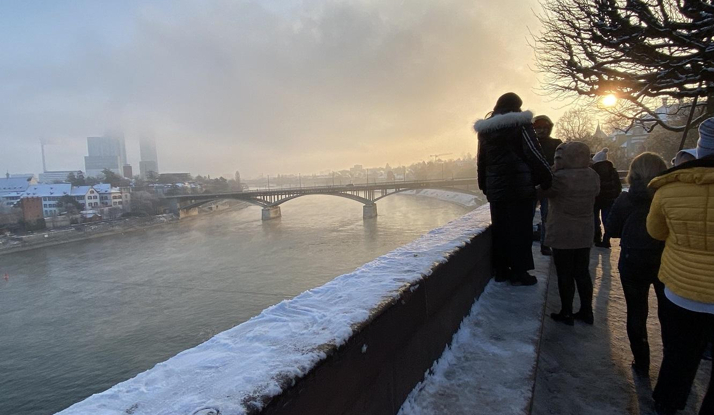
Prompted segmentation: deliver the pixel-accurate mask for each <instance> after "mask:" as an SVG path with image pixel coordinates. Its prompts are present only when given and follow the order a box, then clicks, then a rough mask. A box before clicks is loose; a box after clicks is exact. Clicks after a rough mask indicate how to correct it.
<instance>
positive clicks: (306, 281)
mask: <svg viewBox="0 0 714 415" xmlns="http://www.w3.org/2000/svg"><path fill="white" fill-rule="evenodd" d="M378 205H379V215H380V216H378V217H376V218H373V219H367V220H363V219H362V205H361V204H358V203H355V202H353V201H350V200H345V199H340V198H335V197H329V196H314V197H305V198H299V199H296V200H293V201H290V202H288V203H286V204H284V205H282V206H281V210H282V218H280V219H276V220H272V221H268V222H262V221H261V220H260V209H259V208H257V207H248V208H245V209H240V210H232V211H229V212H222V213H219V214H216V215H211V216H205V217H196V218H191V219H189V220H186V221H183V222H181V223H177V224H169V225H166V226H163V227H159V228H154V229H152V230H150V231H148V232H139V233H131V234H126V235H117V236H111V237H107V238H101V239H93V240H88V241H82V242H78V243H72V244H66V245H60V246H55V247H49V248H43V249H38V250H33V251H27V252H21V253H16V254H12V255H8V256H1V257H0V272H1V273H3V274H4V273H5V272H7V273H8V274H9V275H10V278H9V281H5V280H0V353H1V355H0V373H1V374H2V376H0V414H13V415H17V414H49V413H54V412H56V411H59V410H61V409H63V408H65V407H67V406H69V405H71V404H72V403H74V402H77V401H79V400H82V399H84V398H85V397H87V396H89V395H91V394H93V393H97V392H101V391H103V390H105V389H107V388H109V387H111V386H113V385H114V384H116V383H118V382H120V381H122V380H125V379H128V378H131V377H133V376H134V375H136V374H137V373H139V372H142V371H144V370H146V369H149V368H151V367H152V366H153V365H155V364H156V363H158V362H161V361H164V360H166V359H168V358H170V357H171V356H173V355H175V354H176V353H178V352H180V351H182V350H185V349H187V348H190V347H193V346H195V345H197V344H199V343H201V342H203V341H205V340H207V339H209V338H211V337H212V336H214V335H215V334H217V333H219V332H221V331H223V330H226V329H228V328H231V327H233V326H235V325H237V324H240V323H241V322H243V321H246V320H247V319H249V318H250V317H252V316H254V315H256V314H258V313H260V311H261V310H263V309H264V308H265V307H267V306H269V305H272V304H275V303H277V302H280V301H281V300H283V299H285V298H290V297H292V296H295V295H297V294H299V293H300V292H302V291H304V290H306V289H309V288H312V287H315V286H319V285H322V284H324V283H325V282H327V281H329V280H331V279H332V278H334V277H336V276H338V275H341V274H344V273H346V272H349V271H352V270H353V269H355V268H356V267H359V266H360V265H362V264H364V263H366V262H369V261H370V260H372V259H374V258H376V257H378V256H380V255H382V254H384V253H386V252H389V251H390V250H392V249H394V248H396V247H398V246H400V245H403V244H405V243H407V242H409V241H411V240H414V239H415V238H416V237H418V236H419V235H421V234H423V233H425V232H426V231H428V230H430V229H433V228H435V227H438V226H441V225H443V224H444V223H446V222H448V221H450V220H452V219H454V218H456V217H458V216H461V215H462V214H464V213H466V212H467V211H468V209H466V208H462V207H460V206H456V205H452V204H448V203H444V202H440V201H438V200H433V199H426V198H417V197H413V196H404V195H395V196H392V197H389V198H386V199H383V200H381V201H380V202H379V204H378Z"/></svg>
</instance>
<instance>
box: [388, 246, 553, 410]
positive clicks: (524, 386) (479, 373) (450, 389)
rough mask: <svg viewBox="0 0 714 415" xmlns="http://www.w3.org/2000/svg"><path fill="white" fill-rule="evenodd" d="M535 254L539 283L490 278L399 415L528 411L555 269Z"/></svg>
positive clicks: (547, 261)
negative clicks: (519, 284) (521, 283)
mask: <svg viewBox="0 0 714 415" xmlns="http://www.w3.org/2000/svg"><path fill="white" fill-rule="evenodd" d="M536 248H539V246H537V245H536ZM533 256H534V259H535V260H536V272H535V275H536V276H537V277H538V284H536V285H535V286H532V287H512V286H510V285H509V284H507V283H496V282H494V281H493V280H491V281H490V282H489V284H488V286H487V287H486V290H485V291H484V293H483V294H482V295H481V297H480V298H479V299H478V300H477V301H476V302H475V303H474V305H473V307H472V309H471V312H470V314H469V316H468V317H466V318H465V319H464V321H463V322H462V323H461V327H460V328H459V331H458V332H457V333H456V334H455V335H454V337H453V339H452V344H451V346H450V347H447V348H446V350H445V351H444V353H443V355H442V356H441V357H440V358H439V360H438V361H437V362H436V363H434V365H433V367H432V368H431V369H430V370H429V371H428V372H427V375H426V377H425V379H424V381H423V382H421V383H420V384H419V385H417V387H415V388H414V390H413V391H412V393H411V394H410V395H409V397H408V398H407V400H406V401H405V402H404V404H403V405H402V407H401V409H400V411H399V415H440V414H526V413H528V406H529V403H530V399H531V396H532V393H533V379H534V376H535V366H536V361H537V345H538V342H539V338H540V329H541V319H542V315H543V306H544V303H545V294H546V291H547V281H548V270H549V265H550V260H549V258H548V257H543V256H541V255H540V253H539V252H538V253H536V250H535V249H534V253H533Z"/></svg>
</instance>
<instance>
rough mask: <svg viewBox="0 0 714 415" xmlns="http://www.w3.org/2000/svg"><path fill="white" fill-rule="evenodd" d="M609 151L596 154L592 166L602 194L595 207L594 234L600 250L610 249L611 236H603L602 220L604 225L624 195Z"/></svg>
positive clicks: (596, 244) (606, 234) (604, 150)
mask: <svg viewBox="0 0 714 415" xmlns="http://www.w3.org/2000/svg"><path fill="white" fill-rule="evenodd" d="M607 153H608V149H607V147H605V148H603V149H602V150H600V151H599V152H597V153H595V156H593V165H592V166H591V167H592V169H593V170H595V171H596V172H597V174H598V176H600V194H599V195H598V196H597V199H595V205H594V207H593V210H594V213H595V217H594V223H595V233H594V234H593V241H594V242H595V246H597V247H600V248H610V235H609V234H608V233H607V230H605V234H604V235H603V233H602V230H601V229H600V219H601V218H602V223H603V224H604V223H605V221H606V220H607V215H608V214H609V213H610V208H611V207H612V204H613V203H615V199H617V197H618V196H619V195H620V193H622V183H621V182H620V175H619V174H618V173H617V169H615V165H613V164H612V162H611V161H610V160H608V159H607Z"/></svg>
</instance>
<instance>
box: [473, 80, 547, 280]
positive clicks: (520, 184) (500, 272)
mask: <svg viewBox="0 0 714 415" xmlns="http://www.w3.org/2000/svg"><path fill="white" fill-rule="evenodd" d="M522 103H523V102H522V101H521V99H520V97H519V96H518V95H516V94H514V93H512V92H509V93H507V94H504V95H502V96H501V97H500V98H499V99H498V101H497V102H496V106H495V107H494V108H493V112H492V113H491V114H490V116H488V117H487V118H486V119H482V120H478V121H476V123H475V124H474V129H475V130H476V133H478V143H479V149H478V159H477V168H478V184H479V188H480V189H481V190H482V191H483V192H484V194H485V195H486V198H487V199H488V201H489V202H490V207H491V222H492V224H491V230H492V233H493V267H494V272H495V277H496V280H497V281H505V280H510V282H511V284H513V285H533V284H536V283H537V279H536V277H535V276H533V275H531V274H529V273H528V271H529V270H532V269H534V268H535V265H534V263H533V253H532V251H531V244H532V238H533V206H534V203H535V200H536V189H535V188H536V186H538V185H540V186H541V187H542V188H544V189H547V188H549V187H550V183H551V180H552V173H551V171H550V166H549V164H548V162H547V161H546V159H545V157H543V152H542V150H541V148H540V144H538V140H537V138H536V136H535V131H534V130H533V125H532V124H531V121H532V118H533V113H532V112H530V111H521V105H522Z"/></svg>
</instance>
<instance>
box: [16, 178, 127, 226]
mask: <svg viewBox="0 0 714 415" xmlns="http://www.w3.org/2000/svg"><path fill="white" fill-rule="evenodd" d="M62 196H71V197H72V198H74V199H75V200H76V201H77V202H79V204H80V206H81V208H82V210H88V209H99V210H101V209H108V208H113V209H115V210H118V211H127V212H128V211H129V210H130V208H129V205H130V202H131V196H130V193H129V191H128V189H127V190H126V191H125V190H122V189H120V188H117V187H111V185H110V184H108V183H100V184H95V185H94V186H74V187H73V186H72V185H71V184H69V183H61V184H39V185H34V186H29V187H28V188H27V190H26V191H25V192H23V193H21V194H20V196H19V200H20V201H23V200H25V199H27V198H39V199H40V200H41V202H42V203H41V208H42V215H43V217H45V218H49V217H52V216H57V215H59V213H60V208H59V207H58V206H57V202H59V200H60V198H61V197H62ZM22 203H24V202H22Z"/></svg>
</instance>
